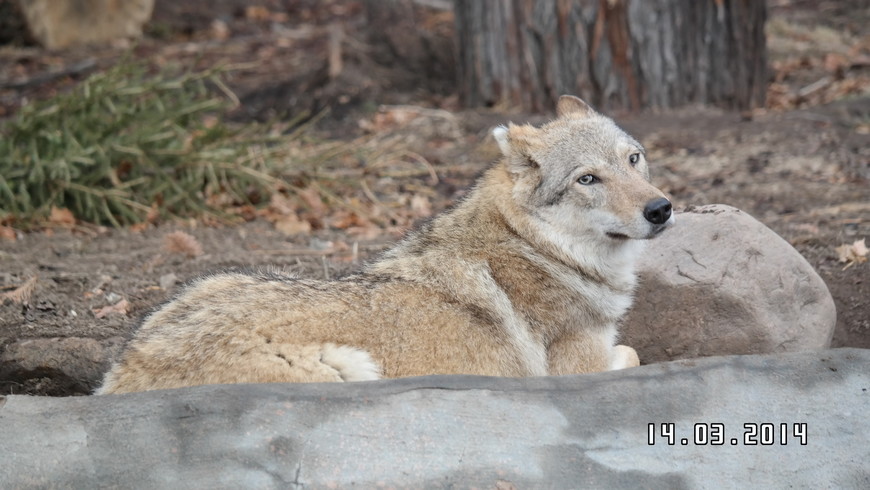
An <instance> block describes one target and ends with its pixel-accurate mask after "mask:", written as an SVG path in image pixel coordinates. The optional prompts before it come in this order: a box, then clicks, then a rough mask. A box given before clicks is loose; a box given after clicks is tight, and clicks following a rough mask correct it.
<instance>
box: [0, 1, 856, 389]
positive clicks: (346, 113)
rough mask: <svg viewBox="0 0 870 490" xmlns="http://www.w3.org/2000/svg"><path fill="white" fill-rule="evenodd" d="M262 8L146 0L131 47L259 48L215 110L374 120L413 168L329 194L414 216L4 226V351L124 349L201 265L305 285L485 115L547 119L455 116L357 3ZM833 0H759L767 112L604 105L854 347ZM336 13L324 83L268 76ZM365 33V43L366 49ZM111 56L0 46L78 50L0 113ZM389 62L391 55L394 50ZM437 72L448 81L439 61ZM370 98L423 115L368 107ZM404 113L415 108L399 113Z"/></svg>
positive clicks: (89, 384) (44, 377) (426, 182)
mask: <svg viewBox="0 0 870 490" xmlns="http://www.w3.org/2000/svg"><path fill="white" fill-rule="evenodd" d="M250 3H254V2H250ZM262 3H264V4H266V5H268V6H269V7H270V8H271V9H272V10H271V11H269V10H265V13H264V11H259V14H257V12H252V11H249V10H244V8H243V7H244V5H246V3H245V2H241V1H237V2H232V1H222V2H216V3H215V4H213V5H207V6H206V7H203V5H202V4H203V2H175V3H174V4H169V3H167V2H162V3H161V2H160V1H158V4H157V5H158V9H157V11H156V12H155V21H154V22H153V23H152V25H151V27H150V29H151V31H150V32H149V36H150V37H149V38H148V39H146V40H145V41H143V42H142V43H141V44H140V45H139V46H138V47H137V48H136V52H137V53H138V54H139V55H142V56H148V57H152V58H155V59H159V60H162V61H161V62H166V63H172V62H175V63H186V62H190V63H197V64H204V65H207V64H209V63H213V62H215V61H216V60H229V61H231V62H241V61H251V60H252V59H255V60H259V61H260V62H258V63H253V64H252V66H251V67H249V68H248V69H246V70H242V71H241V72H240V73H239V74H238V75H236V76H235V78H233V79H232V80H231V83H232V88H233V89H234V90H236V91H237V93H239V94H240V95H241V99H242V101H243V105H242V107H241V108H240V109H239V110H238V111H237V112H236V113H234V114H233V115H232V116H231V117H235V118H238V119H240V120H245V119H268V118H270V117H275V116H280V115H281V114H282V113H285V112H291V113H292V112H293V111H300V110H306V111H311V112H312V113H313V112H317V111H318V110H320V109H322V108H323V107H327V106H328V107H331V108H332V112H331V113H330V115H329V116H327V117H326V118H325V119H324V120H322V121H321V122H320V123H319V125H318V127H317V128H315V131H317V132H318V134H319V135H320V136H321V137H323V138H337V139H341V138H345V139H351V138H359V137H365V135H366V134H368V135H371V134H372V132H373V131H375V132H377V131H381V132H395V133H397V134H407V135H408V137H407V138H405V141H404V142H403V144H404V145H405V146H404V151H405V152H406V153H407V154H413V155H416V156H418V157H419V159H420V160H419V161H421V162H423V166H424V167H426V169H427V171H425V172H422V173H420V172H418V173H416V174H415V173H409V174H408V175H406V176H402V177H383V178H379V179H373V180H372V181H371V182H370V185H369V187H367V188H366V189H364V190H359V189H354V190H349V191H348V195H346V196H343V197H345V198H346V199H347V200H348V202H366V203H368V204H367V205H368V206H369V207H368V208H367V209H374V208H378V209H380V208H384V209H386V210H387V211H384V213H385V216H388V217H389V216H392V214H390V213H394V214H396V213H398V211H397V210H399V209H403V208H414V209H415V210H416V212H415V213H411V214H406V215H403V216H406V218H407V219H393V218H390V219H387V220H386V224H385V225H384V224H383V223H384V221H381V222H380V223H382V224H381V225H379V226H374V225H372V224H371V223H368V224H367V226H358V227H346V226H331V223H335V221H334V220H330V219H328V217H326V218H323V219H319V218H318V219H319V221H318V222H319V223H321V226H314V227H312V228H313V229H312V230H311V231H307V232H304V233H293V232H292V231H293V230H288V229H286V228H281V227H280V226H276V224H275V222H274V221H270V220H268V219H265V218H264V217H263V216H262V215H259V217H257V216H252V217H251V219H250V220H249V221H247V222H245V223H242V224H238V225H233V226H206V225H205V224H203V223H201V222H195V221H184V222H174V223H162V224H159V225H158V226H149V227H144V228H136V229H107V228H103V227H97V226H92V225H87V224H83V223H63V222H58V223H55V224H54V225H51V224H47V225H46V227H45V228H44V229H42V230H38V231H32V232H27V233H24V232H21V231H17V232H15V233H13V234H12V235H11V236H10V235H9V234H7V236H5V237H2V238H0V287H3V289H2V290H0V292H2V291H9V290H12V289H13V288H15V287H17V286H21V285H22V284H25V283H26V282H27V281H28V280H29V279H31V278H34V277H36V278H37V279H36V282H35V283H33V285H34V287H33V290H32V292H31V294H30V298H29V301H27V302H25V303H17V302H13V301H11V300H6V301H4V302H3V303H2V304H0V352H2V350H4V349H6V348H7V347H8V346H9V345H11V344H12V343H14V342H16V341H20V340H22V339H42V338H88V339H96V340H97V341H100V342H102V343H103V345H117V346H120V345H121V344H122V343H123V339H125V338H128V337H129V335H130V332H131V331H132V329H133V327H134V326H135V324H136V321H137V319H138V318H139V317H141V316H142V315H143V314H145V313H146V312H148V311H149V309H151V308H153V307H154V306H156V305H158V304H160V303H161V302H163V301H165V300H167V299H168V298H169V297H171V295H172V294H173V292H174V291H177V288H178V287H180V285H181V284H183V283H184V282H185V281H187V280H189V279H191V278H194V277H196V276H199V275H201V274H203V273H206V272H208V271H212V270H219V269H224V268H231V267H261V266H274V267H279V268H283V269H285V270H289V271H293V272H296V273H298V274H300V275H304V276H307V277H316V278H324V277H335V276H337V275H339V274H342V273H344V272H347V271H349V270H352V269H353V268H355V267H358V265H359V263H360V262H362V261H364V260H366V259H368V258H371V257H372V256H374V255H375V254H377V252H379V251H380V250H383V249H384V248H385V247H386V246H388V244H389V243H391V242H394V241H395V240H396V239H398V238H399V237H400V236H401V233H402V231H403V230H404V229H405V228H407V227H408V226H410V225H412V224H413V222H414V221H415V220H418V219H423V218H425V217H426V216H427V215H430V214H432V213H436V212H438V211H440V210H442V209H444V208H445V207H447V206H449V205H450V204H451V203H452V202H454V201H455V200H456V199H458V198H460V197H461V196H462V194H463V192H464V188H465V187H466V186H467V185H469V184H470V183H471V182H472V181H473V179H474V177H475V175H477V174H478V173H479V172H480V171H481V170H483V169H484V168H485V167H486V166H487V165H488V164H489V163H491V162H492V161H493V160H494V159H495V158H496V156H497V149H496V147H495V144H494V143H493V141H492V139H491V137H489V136H488V133H489V131H490V129H491V128H492V127H494V126H495V125H497V124H501V123H504V122H506V121H508V120H513V121H516V122H519V121H524V120H530V121H533V122H539V121H543V120H546V118H547V116H546V115H535V116H530V115H523V114H518V113H510V112H505V111H501V112H499V111H496V110H460V109H459V108H458V105H457V99H456V97H455V95H454V94H453V93H452V90H451V88H450V84H449V82H447V81H445V80H447V79H449V77H448V78H440V77H436V76H434V75H433V76H427V75H425V74H423V79H425V80H426V81H425V82H424V81H421V80H420V75H421V73H419V72H418V73H417V77H416V80H417V83H415V77H414V76H413V74H409V73H407V69H406V66H405V65H401V66H400V65H397V64H396V63H395V62H393V63H386V62H384V61H383V60H385V59H389V57H388V56H387V55H383V56H382V54H379V49H384V50H386V51H389V46H390V43H394V42H395V39H387V40H385V41H383V40H382V41H383V42H381V41H377V40H375V41H371V40H372V39H375V38H372V37H363V36H362V34H360V32H362V30H363V29H364V26H365V23H366V18H365V15H363V14H362V13H361V7H360V4H359V2H323V3H322V4H320V6H318V7H315V6H314V5H315V4H316V2H271V3H270V2H262ZM435 3H437V2H435ZM832 3H833V7H831V8H827V9H825V8H821V9H820V10H818V11H815V16H811V15H809V13H812V12H814V9H813V8H812V6H807V5H806V2H799V1H795V2H788V1H778V2H770V4H771V6H772V19H771V22H770V25H769V26H768V27H769V32H770V36H771V41H770V49H771V62H772V64H773V65H774V67H775V68H776V69H775V70H774V74H775V75H774V76H773V79H772V84H771V87H772V89H771V90H772V92H771V94H772V96H771V99H772V103H771V107H770V108H769V110H759V111H754V112H752V113H744V114H736V113H729V112H723V111H719V110H716V109H710V108H699V107H693V108H685V109H680V110H672V111H658V112H650V113H645V114H641V115H625V114H616V115H614V116H615V118H616V119H617V121H618V122H619V123H620V124H621V125H623V126H624V127H625V128H626V129H627V130H628V131H629V132H630V133H632V134H634V135H635V136H636V137H638V138H639V139H640V141H641V142H642V143H643V144H644V145H645V147H646V148H647V152H648V158H649V160H650V161H651V166H652V169H653V170H652V171H653V181H654V183H655V184H657V185H659V186H660V187H661V188H662V189H663V190H665V191H666V192H667V193H669V194H670V196H671V197H672V198H673V201H674V203H675V205H676V207H677V208H678V209H679V208H684V207H687V206H690V205H702V204H710V203H724V204H729V205H731V206H735V207H737V208H740V209H742V210H744V211H746V212H748V213H750V214H751V215H753V216H755V217H756V218H757V219H759V220H760V221H762V222H763V223H765V224H766V225H767V226H769V227H770V228H771V229H773V230H774V231H776V232H777V233H779V234H780V235H781V236H783V237H784V238H785V239H786V240H787V241H788V242H789V243H791V244H792V245H793V246H794V247H795V248H796V249H797V250H798V251H799V252H800V253H801V254H802V255H803V256H804V257H805V258H806V259H807V261H808V262H809V263H810V264H812V266H813V267H814V268H815V269H816V271H818V273H819V274H820V276H821V277H822V278H823V279H824V281H825V282H826V283H827V285H828V288H829V289H830V291H831V294H832V296H833V297H834V300H835V303H836V307H837V312H838V320H837V328H836V332H835V335H834V340H833V346H834V347H840V346H851V347H863V348H870V262H863V263H854V264H851V265H849V264H848V263H843V262H841V261H840V260H839V256H838V252H837V250H836V247H838V246H841V245H844V244H852V243H854V242H856V241H858V240H861V239H870V92H868V86H870V84H867V83H866V81H867V79H868V76H870V70H868V64H866V60H864V59H863V58H861V57H862V56H863V57H866V56H868V55H870V51H868V49H870V48H868V46H870V31H868V29H867V27H866V26H867V25H868V22H866V21H867V20H870V19H868V17H870V16H868V14H867V13H866V10H867V9H866V8H865V9H864V10H862V11H861V14H862V15H863V16H864V17H863V18H862V17H861V16H860V15H856V14H855V12H854V11H850V10H848V9H846V10H844V9H842V8H840V4H838V3H836V2H832ZM855 3H856V4H860V2H855ZM279 4H280V5H284V4H287V5H290V4H292V5H293V6H294V9H295V10H294V9H289V7H288V8H287V9H286V11H287V12H289V13H290V14H291V16H293V18H294V19H297V20H298V19H302V20H304V21H305V22H307V23H303V22H302V21H299V23H298V24H294V23H293V22H291V21H287V20H286V19H285V17H282V16H278V17H272V18H269V17H268V15H270V14H269V12H275V11H279V10H280V9H279V8H278V7H279V6H280V5H279ZM323 5H326V7H323ZM197 6H198V8H197ZM285 7H286V5H285ZM823 7H824V6H823ZM240 9H241V10H240ZM282 12H283V11H282ZM447 14H449V12H448V13H446V14H445V13H444V12H443V11H440V10H436V11H435V12H434V13H432V12H429V13H426V16H427V17H426V19H428V21H427V23H426V24H425V25H426V29H428V30H427V31H426V32H427V33H428V34H427V35H431V36H430V38H429V39H430V41H429V42H428V44H426V46H427V47H426V48H425V49H428V50H430V51H431V52H429V53H428V54H427V58H428V59H430V60H435V61H434V62H435V63H438V62H439V61H438V60H441V61H444V60H445V59H447V58H445V56H448V55H445V54H444V52H445V49H448V48H449V46H448V45H447V44H445V41H444V39H445V38H446V37H445V36H447V35H449V33H450V31H449V29H450V28H451V27H450V26H451V25H452V24H451V22H452V21H451V20H450V17H449V15H447ZM257 15H260V17H257ZM272 15H274V14H272ZM414 15H423V14H421V13H420V12H417V11H415V12H414ZM262 16H266V17H263V18H261V17H262ZM263 19H265V20H263ZM338 22H340V23H341V25H342V26H344V29H346V32H345V34H344V35H345V36H347V37H348V38H350V39H351V41H349V42H346V43H345V44H346V45H348V46H349V47H348V48H347V50H346V51H345V53H344V57H345V64H344V67H343V70H342V73H341V75H340V76H339V77H338V78H335V79H331V80H325V81H324V80H321V83H319V84H316V85H311V84H312V83H313V82H312V80H315V79H317V77H310V76H309V77H305V76H297V77H291V76H282V74H285V73H287V70H293V69H294V68H293V67H294V66H295V67H296V71H295V73H297V74H298V73H302V72H304V73H313V72H315V71H317V70H318V69H321V68H322V66H321V65H319V64H318V63H319V61H311V60H310V59H308V58H306V56H308V57H310V58H311V59H313V60H322V59H325V58H327V57H328V56H324V52H323V51H322V50H323V49H326V48H323V45H324V43H322V42H320V41H322V40H323V39H324V36H325V37H328V36H329V35H330V34H329V32H330V31H329V26H330V25H333V26H334V25H336V23H338ZM221 23H223V27H221ZM305 26H308V27H305ZM225 28H226V29H229V30H230V33H229V34H226V33H224V31H223V29H225ZM305 29H308V30H307V31H306V30H305ZM319 29H322V31H321V30H319ZM287 32H291V33H292V35H288V34H287ZM333 32H334V31H333ZM390 35H391V33H387V37H389V36H390ZM355 36H357V37H355ZM397 36H398V34H397ZM287 39H290V40H291V41H287ZM363 41H366V42H370V44H369V45H366V46H364V45H363V44H364V43H363ZM379 42H380V44H379ZM327 44H328V43H327ZM300 45H304V46H305V49H299V47H300ZM118 53H119V49H118V48H106V49H105V50H104V51H89V52H87V53H84V52H69V53H62V54H56V53H52V54H47V53H43V52H41V51H40V50H38V49H37V48H15V50H0V58H2V59H4V60H5V61H6V62H9V61H12V62H13V63H0V65H3V66H5V68H0V75H2V76H3V77H5V78H0V80H3V79H5V80H12V79H16V80H17V79H19V78H21V79H33V77H35V76H38V75H40V74H45V73H49V74H51V73H54V72H56V71H57V70H58V69H59V67H64V66H67V67H68V66H73V65H75V63H77V62H81V60H91V63H89V64H88V66H87V67H86V69H84V70H81V71H80V72H76V73H73V74H66V75H64V76H60V77H54V76H49V77H46V79H45V81H44V82H43V83H35V84H29V85H28V84H24V85H23V86H22V85H21V84H17V85H15V84H10V83H6V84H0V111H2V113H0V116H3V115H6V116H9V115H12V114H14V112H15V111H16V110H17V108H18V107H20V105H21V104H23V103H26V100H28V99H33V98H40V97H44V96H47V95H50V94H51V93H54V92H56V91H59V90H65V89H67V88H68V87H70V86H73V85H74V84H75V83H77V82H78V81H79V80H80V79H81V77H83V76H85V75H86V74H87V73H88V72H91V71H93V70H97V69H100V68H101V67H104V66H108V65H110V64H111V63H112V62H113V60H114V59H117V57H118V56H119V54H118ZM306 53H307V55H306ZM831 53H834V54H837V56H840V57H842V58H843V59H846V62H842V60H841V59H840V58H836V57H835V58H832V57H831V56H830V54H831ZM391 56H393V58H392V59H393V61H395V60H396V59H397V57H398V58H400V57H401V56H403V55H402V53H398V54H397V53H395V52H393V53H392V55H391ZM252 57H253V58H252ZM801 60H803V61H801ZM444 63H446V64H449V62H447V61H444ZM837 63H840V64H839V65H838V64H837ZM777 64H778V65H777ZM300 67H301V68H300ZM366 67H369V68H366ZM306 70H307V71H306ZM831 70H833V72H832V71H831ZM837 70H839V71H837ZM834 72H836V74H835V75H831V73H834ZM448 75H450V76H452V74H450V73H449V70H448ZM16 77H18V78H16ZM22 77H23V78H22ZM825 77H829V78H830V81H829V82H827V83H826V84H817V85H818V86H821V87H822V88H820V89H817V90H815V91H814V92H806V91H804V92H801V90H802V89H804V88H806V87H807V86H809V85H811V84H813V83H815V82H817V81H819V80H823V79H825ZM376 82H377V83H376ZM846 82H849V83H846ZM850 83H851V85H849V84H850ZM856 87H857V88H856ZM811 88H813V87H811ZM381 104H409V105H412V106H414V107H416V108H426V109H413V108H412V109H407V108H396V107H395V106H392V107H381V108H380V109H379V106H381ZM402 111H405V112H402ZM408 111H410V112H412V113H413V114H414V116H413V117H406V118H402V117H398V115H400V114H404V113H406V112H408ZM444 121H448V122H449V124H450V125H451V127H450V130H449V131H443V130H439V129H437V128H438V125H439V124H442V123H444ZM372 128H375V129H372ZM432 128H436V129H434V130H433V129H432ZM415 158H416V157H415ZM433 173H434V176H433V175H432V174H433ZM323 213H324V214H330V213H332V210H323ZM396 215H397V216H398V214H396ZM179 230H181V231H184V232H186V233H189V234H190V235H192V236H193V237H195V239H196V241H197V242H198V243H199V244H200V245H201V247H202V249H203V253H202V254H199V255H195V256H189V255H185V254H184V253H183V251H184V250H183V247H182V253H178V252H173V251H172V247H170V246H168V245H167V238H166V236H167V235H168V234H170V233H172V232H175V231H179ZM679 232H680V231H679V229H678V228H675V229H674V230H672V231H671V233H679ZM176 248H177V247H176ZM5 378H6V379H0V395H2V394H6V393H19V394H20V393H30V394H49V395H73V394H84V393H87V392H88V390H90V389H92V388H93V387H94V386H93V384H94V381H93V380H92V379H91V380H85V381H82V380H75V379H69V378H62V377H58V376H57V375H56V373H54V372H40V371H38V370H37V371H21V372H17V373H11V374H7V375H6V376H5Z"/></svg>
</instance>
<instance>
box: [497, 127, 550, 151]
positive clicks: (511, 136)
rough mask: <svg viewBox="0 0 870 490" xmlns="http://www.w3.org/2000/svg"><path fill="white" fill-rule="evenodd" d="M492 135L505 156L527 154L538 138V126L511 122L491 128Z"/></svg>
mask: <svg viewBox="0 0 870 490" xmlns="http://www.w3.org/2000/svg"><path fill="white" fill-rule="evenodd" d="M492 136H493V137H494V138H495V141H496V143H498V147H499V149H500V150H501V152H502V154H503V155H504V156H506V157H510V156H515V155H528V154H529V150H530V149H531V148H532V146H534V145H535V143H536V142H537V141H538V140H539V138H540V136H539V135H538V128H536V127H534V126H531V125H529V124H524V125H522V126H517V125H516V124H513V123H511V124H508V125H507V126H499V127H497V128H495V129H493V130H492Z"/></svg>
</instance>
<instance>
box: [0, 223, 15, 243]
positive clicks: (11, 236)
mask: <svg viewBox="0 0 870 490" xmlns="http://www.w3.org/2000/svg"><path fill="white" fill-rule="evenodd" d="M0 238H2V239H4V240H9V241H11V242H14V241H15V240H17V239H18V235H17V234H16V233H15V230H13V229H12V228H9V227H8V226H0Z"/></svg>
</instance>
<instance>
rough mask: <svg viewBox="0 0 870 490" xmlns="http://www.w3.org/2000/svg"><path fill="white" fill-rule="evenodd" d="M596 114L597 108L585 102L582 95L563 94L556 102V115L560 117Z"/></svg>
mask: <svg viewBox="0 0 870 490" xmlns="http://www.w3.org/2000/svg"><path fill="white" fill-rule="evenodd" d="M592 114H595V110H593V109H592V108H591V107H589V104H587V103H586V102H583V99H581V98H580V97H574V96H573V95H563V96H561V97H559V103H558V104H556V115H557V116H559V117H587V116H591V115H592Z"/></svg>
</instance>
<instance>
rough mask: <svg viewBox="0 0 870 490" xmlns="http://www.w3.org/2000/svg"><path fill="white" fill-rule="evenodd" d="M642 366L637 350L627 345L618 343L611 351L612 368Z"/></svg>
mask: <svg viewBox="0 0 870 490" xmlns="http://www.w3.org/2000/svg"><path fill="white" fill-rule="evenodd" d="M637 366H640V359H639V358H638V357H637V352H635V350H634V349H632V348H631V347H629V346H627V345H617V346H614V347H613V351H612V352H611V353H610V370H611V371H613V370H615V369H625V368H630V367H637Z"/></svg>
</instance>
